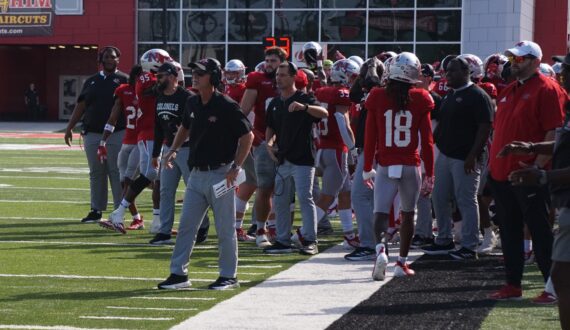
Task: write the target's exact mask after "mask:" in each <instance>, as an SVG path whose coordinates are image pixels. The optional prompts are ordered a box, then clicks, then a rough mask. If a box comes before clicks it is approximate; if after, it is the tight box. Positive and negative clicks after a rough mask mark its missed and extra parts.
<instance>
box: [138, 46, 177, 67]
mask: <svg viewBox="0 0 570 330" xmlns="http://www.w3.org/2000/svg"><path fill="white" fill-rule="evenodd" d="M173 61H174V60H173V59H172V57H170V55H169V54H168V52H167V51H166V50H164V49H159V48H154V49H150V50H147V51H146V52H145V53H144V54H142V56H141V66H142V68H143V71H145V72H157V71H158V68H159V67H160V66H161V65H162V64H163V63H164V62H173Z"/></svg>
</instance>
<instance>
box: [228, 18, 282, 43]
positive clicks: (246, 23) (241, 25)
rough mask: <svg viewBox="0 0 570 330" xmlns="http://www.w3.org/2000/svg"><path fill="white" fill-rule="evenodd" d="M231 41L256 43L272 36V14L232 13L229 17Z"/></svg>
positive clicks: (229, 37)
mask: <svg viewBox="0 0 570 330" xmlns="http://www.w3.org/2000/svg"><path fill="white" fill-rule="evenodd" d="M228 29H229V36H228V40H229V41H256V42H261V38H263V37H266V36H269V35H271V12H267V11H231V12H229V16H228Z"/></svg>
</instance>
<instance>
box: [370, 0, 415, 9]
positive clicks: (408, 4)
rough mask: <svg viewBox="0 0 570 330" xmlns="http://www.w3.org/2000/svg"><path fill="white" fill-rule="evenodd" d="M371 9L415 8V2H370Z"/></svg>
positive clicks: (403, 0) (404, 0)
mask: <svg viewBox="0 0 570 330" xmlns="http://www.w3.org/2000/svg"><path fill="white" fill-rule="evenodd" d="M370 8H412V9H413V8H414V0H397V1H394V0H370Z"/></svg>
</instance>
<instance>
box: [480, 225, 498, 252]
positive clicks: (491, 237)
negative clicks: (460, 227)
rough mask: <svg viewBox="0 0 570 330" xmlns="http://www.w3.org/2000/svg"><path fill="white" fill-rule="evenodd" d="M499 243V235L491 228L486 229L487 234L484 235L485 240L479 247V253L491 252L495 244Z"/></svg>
mask: <svg viewBox="0 0 570 330" xmlns="http://www.w3.org/2000/svg"><path fill="white" fill-rule="evenodd" d="M496 245H497V235H495V232H493V229H491V230H485V235H483V242H482V243H481V246H479V248H478V249H477V252H478V253H481V254H487V253H491V251H493V249H494V248H495V246H496Z"/></svg>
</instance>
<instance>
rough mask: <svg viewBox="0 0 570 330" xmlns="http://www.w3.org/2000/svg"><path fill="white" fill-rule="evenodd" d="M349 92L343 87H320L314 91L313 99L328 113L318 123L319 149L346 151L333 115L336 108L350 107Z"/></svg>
mask: <svg viewBox="0 0 570 330" xmlns="http://www.w3.org/2000/svg"><path fill="white" fill-rule="evenodd" d="M348 94H349V90H348V89H347V88H345V87H321V88H319V89H317V90H316V91H315V97H316V98H317V100H318V101H319V102H321V106H322V107H323V108H325V109H327V111H328V112H329V115H328V117H327V118H326V119H323V120H321V121H320V122H319V123H318V131H319V149H339V150H343V151H345V152H346V151H348V148H347V147H346V145H345V144H344V141H343V140H342V136H341V135H340V131H339V129H338V123H337V122H336V118H335V116H334V114H335V113H336V107H337V106H339V105H340V106H347V107H350V105H351V102H350V98H349V97H348Z"/></svg>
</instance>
